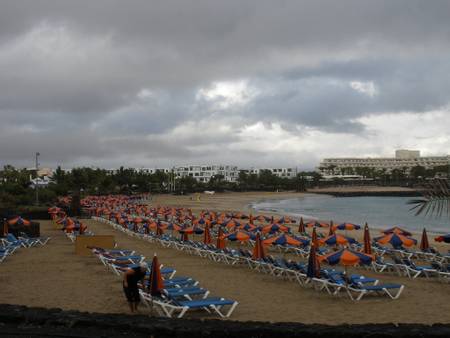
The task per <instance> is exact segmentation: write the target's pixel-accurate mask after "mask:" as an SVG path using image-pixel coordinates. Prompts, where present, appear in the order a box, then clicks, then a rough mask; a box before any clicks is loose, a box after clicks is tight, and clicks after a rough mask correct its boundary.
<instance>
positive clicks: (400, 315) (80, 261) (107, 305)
mask: <svg viewBox="0 0 450 338" xmlns="http://www.w3.org/2000/svg"><path fill="white" fill-rule="evenodd" d="M296 195H297V196H298V194H285V193H279V194H277V193H244V194H239V193H229V194H228V193H227V194H216V195H212V196H210V195H203V194H202V195H201V198H200V201H197V200H191V199H190V196H168V195H161V196H157V197H154V198H153V201H152V202H151V203H152V204H154V203H155V204H161V205H173V206H184V207H191V208H193V209H194V211H197V210H200V209H210V210H217V211H225V210H227V211H231V210H234V211H244V212H248V211H249V210H248V208H247V205H248V203H250V202H252V201H255V200H259V199H265V198H277V197H280V198H286V197H295V196H296ZM87 224H88V226H89V229H90V230H91V231H93V232H94V233H96V234H99V235H109V234H111V235H114V236H115V239H116V242H117V243H118V247H120V248H127V249H133V250H137V251H138V252H139V253H141V254H143V255H145V256H146V257H148V258H149V259H151V257H152V256H153V254H154V253H157V254H158V258H159V260H160V262H161V263H163V264H164V265H166V266H169V267H174V268H175V269H176V270H177V276H191V277H193V278H195V279H197V280H199V281H200V284H201V286H203V287H205V288H207V289H209V290H210V291H211V296H221V297H226V298H231V299H235V300H237V301H238V302H239V305H238V307H237V309H236V311H235V312H234V313H233V315H232V317H231V319H233V320H239V321H249V320H253V321H272V322H278V321H280V322H303V323H322V324H340V323H391V322H394V323H426V324H431V323H450V316H449V312H450V284H443V283H439V282H437V281H433V280H425V279H418V280H410V279H408V278H405V277H398V276H391V275H387V274H375V273H369V272H367V271H365V270H356V269H350V270H349V272H352V271H355V272H356V271H359V272H362V273H363V274H365V275H367V276H374V277H378V278H380V279H381V280H382V282H383V283H391V282H396V283H402V284H405V285H406V288H405V290H404V292H403V294H402V295H401V297H400V298H399V299H398V300H390V299H388V298H386V297H365V298H363V300H362V301H360V302H352V301H350V300H348V298H335V297H331V296H329V295H327V294H325V293H319V292H316V291H313V290H311V289H310V288H304V287H301V286H300V285H298V284H297V283H294V282H289V281H284V280H280V279H278V278H276V277H273V276H269V275H266V274H261V273H257V272H254V271H251V270H249V269H248V268H247V267H236V266H228V265H224V264H222V263H215V262H212V261H210V260H208V259H205V258H200V257H198V256H191V255H188V254H186V253H185V252H180V251H177V250H175V249H168V248H162V247H160V246H158V245H156V244H152V243H148V242H145V241H142V240H140V239H137V238H134V237H129V236H127V235H126V234H123V233H121V232H117V231H115V230H113V229H112V228H111V227H110V226H108V225H106V224H103V223H99V222H95V221H92V220H89V221H87ZM41 231H42V234H43V235H44V236H51V237H52V240H51V241H50V242H49V244H48V245H47V246H44V247H37V248H30V249H21V250H20V251H18V252H17V253H15V254H14V255H12V256H11V257H8V258H7V260H6V261H4V262H3V263H1V264H0V283H1V285H2V287H1V288H0V302H1V303H11V304H20V305H29V306H43V307H60V308H63V309H75V310H80V311H90V312H112V313H127V312H128V307H127V304H126V302H125V298H124V296H123V294H122V288H121V279H120V278H119V277H116V276H114V275H113V274H112V273H111V272H109V271H107V269H106V268H105V267H104V266H103V265H102V264H101V263H100V261H98V259H97V258H95V257H79V256H76V255H75V253H74V244H73V243H71V242H70V240H68V239H67V238H66V237H65V235H64V234H63V233H62V232H61V231H59V230H55V229H53V225H52V223H51V222H50V221H41ZM197 238H198V239H199V240H200V239H201V236H198V237H197ZM142 312H143V313H146V311H144V310H143V309H142ZM188 316H192V315H191V314H189V315H188ZM194 316H195V317H198V316H200V314H196V315H194ZM204 318H212V317H211V316H204Z"/></svg>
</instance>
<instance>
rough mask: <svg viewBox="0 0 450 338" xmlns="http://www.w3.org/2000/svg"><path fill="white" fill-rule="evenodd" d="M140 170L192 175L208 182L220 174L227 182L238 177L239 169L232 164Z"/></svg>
mask: <svg viewBox="0 0 450 338" xmlns="http://www.w3.org/2000/svg"><path fill="white" fill-rule="evenodd" d="M139 170H141V171H144V172H147V173H150V174H154V173H155V172H156V171H163V172H165V173H172V172H173V173H174V174H175V176H176V177H179V178H182V177H187V176H190V177H193V178H195V179H196V180H197V181H199V182H204V183H206V182H209V180H210V179H211V177H213V176H216V175H222V176H223V177H224V180H225V181H227V182H236V181H237V179H238V177H239V169H238V167H237V166H233V165H221V164H213V165H209V164H208V165H184V166H179V167H173V168H142V169H139Z"/></svg>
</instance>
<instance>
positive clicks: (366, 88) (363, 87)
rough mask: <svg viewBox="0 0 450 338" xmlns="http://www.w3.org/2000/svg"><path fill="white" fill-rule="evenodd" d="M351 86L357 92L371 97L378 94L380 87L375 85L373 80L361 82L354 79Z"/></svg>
mask: <svg viewBox="0 0 450 338" xmlns="http://www.w3.org/2000/svg"><path fill="white" fill-rule="evenodd" d="M350 87H352V88H353V89H354V90H356V91H357V92H360V93H363V94H366V95H368V96H370V97H374V96H375V95H377V94H378V89H377V88H376V87H375V84H374V83H373V82H372V81H369V82H360V81H352V82H350Z"/></svg>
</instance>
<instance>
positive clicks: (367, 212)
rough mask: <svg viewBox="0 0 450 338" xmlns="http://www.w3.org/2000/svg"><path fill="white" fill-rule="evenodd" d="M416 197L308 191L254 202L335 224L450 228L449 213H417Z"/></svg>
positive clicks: (264, 209)
mask: <svg viewBox="0 0 450 338" xmlns="http://www.w3.org/2000/svg"><path fill="white" fill-rule="evenodd" d="M411 199H414V197H372V196H370V197H369V196H366V197H333V196H329V195H318V194H305V195H303V196H302V197H298V198H290V199H282V200H264V201H259V202H255V203H252V204H251V207H252V208H253V209H254V210H255V211H256V212H276V213H281V214H286V215H291V216H294V217H297V218H300V217H303V218H304V219H305V220H321V221H330V220H333V222H334V223H335V224H339V223H343V222H350V223H355V224H361V225H364V224H365V223H366V222H367V223H368V224H369V226H370V227H373V228H385V227H391V226H400V227H404V228H405V229H410V230H412V231H422V229H423V228H424V227H425V228H426V229H427V231H431V232H435V233H448V232H450V219H449V217H448V216H447V215H442V216H441V217H437V216H430V215H428V216H426V215H419V216H416V215H415V210H411V208H412V205H411V204H408V202H409V201H411Z"/></svg>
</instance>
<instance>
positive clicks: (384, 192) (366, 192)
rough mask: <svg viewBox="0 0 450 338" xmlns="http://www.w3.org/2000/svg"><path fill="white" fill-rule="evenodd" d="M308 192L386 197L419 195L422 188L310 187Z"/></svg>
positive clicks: (343, 195)
mask: <svg viewBox="0 0 450 338" xmlns="http://www.w3.org/2000/svg"><path fill="white" fill-rule="evenodd" d="M307 192H308V193H313V194H325V195H331V196H335V197H359V196H385V197H389V196H390V197H417V196H422V193H421V190H418V189H413V188H407V187H396V186H388V187H383V186H341V187H330V188H314V189H309V190H308V191H307Z"/></svg>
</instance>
